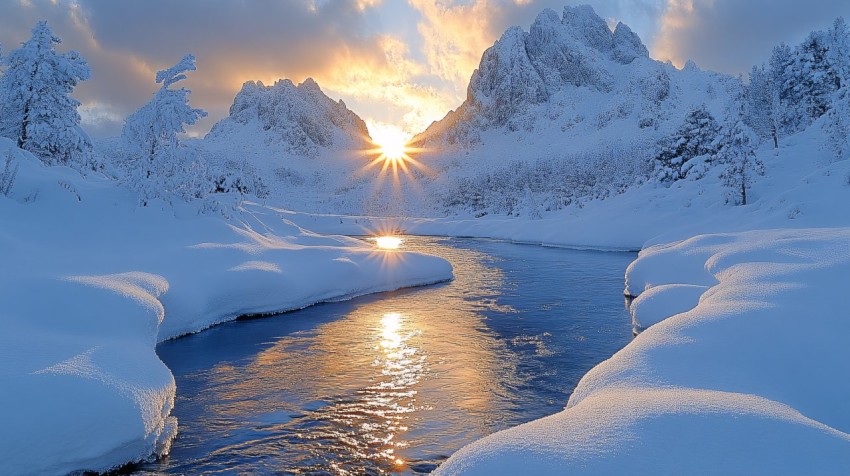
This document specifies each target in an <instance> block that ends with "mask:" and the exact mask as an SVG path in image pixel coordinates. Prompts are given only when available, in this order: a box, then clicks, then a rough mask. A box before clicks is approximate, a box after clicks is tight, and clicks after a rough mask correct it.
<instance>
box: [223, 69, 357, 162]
mask: <svg viewBox="0 0 850 476" xmlns="http://www.w3.org/2000/svg"><path fill="white" fill-rule="evenodd" d="M258 132H259V133H260V134H261V135H262V136H263V139H264V142H266V143H277V144H281V145H283V146H284V147H286V148H287V149H288V150H289V151H291V152H292V153H294V154H304V155H311V156H312V155H316V154H317V153H319V150H320V149H333V150H344V149H352V148H362V147H366V146H367V144H368V141H369V131H368V130H367V129H366V123H365V122H363V120H362V119H361V118H360V117H359V116H358V115H357V114H355V113H353V112H351V110H349V109H348V107H346V105H345V103H344V102H342V100H340V101H334V100H333V99H331V98H329V97H328V96H326V95H325V93H323V92H322V90H321V88H319V85H318V84H316V82H315V81H314V80H313V79H312V78H308V79H307V80H305V81H304V82H303V83H301V84H299V85H297V86H296V85H295V84H294V83H293V82H292V81H290V80H288V79H281V80H279V81H277V82H275V83H274V85H272V86H265V85H263V83H262V82H261V81H257V82H254V81H248V82H246V83H245V84H243V85H242V89H241V90H240V91H239V93H238V94H237V95H236V98H235V99H234V100H233V105H232V106H231V107H230V115H229V116H228V117H226V118H224V119H222V120H221V121H219V122H218V123H217V124H216V125H215V126H213V128H212V130H211V131H210V133H209V134H208V135H207V139H208V140H210V141H213V142H217V141H227V140H231V139H234V138H242V137H244V136H245V135H246V134H251V135H253V134H255V133H258Z"/></svg>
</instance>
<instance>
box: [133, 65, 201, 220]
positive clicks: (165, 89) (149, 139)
mask: <svg viewBox="0 0 850 476" xmlns="http://www.w3.org/2000/svg"><path fill="white" fill-rule="evenodd" d="M195 69H196V68H195V57H194V56H192V55H186V56H184V57H183V59H181V60H180V62H178V63H177V64H176V65H174V66H172V67H170V68H168V69H164V70H162V71H159V72H157V73H156V82H157V83H161V84H162V86H161V87H160V88H159V90H158V91H157V92H156V93H155V94H154V97H153V99H151V101H150V102H148V103H147V104H145V105H144V106H142V107H141V108H140V109H139V110H138V111H136V112H134V113H133V114H131V115H130V116H129V117H128V118H127V119H126V120H125V121H124V128H123V131H122V137H123V140H124V143H125V145H126V147H127V149H128V151H129V153H130V155H131V157H132V158H133V164H132V169H133V170H135V171H136V176H135V177H131V185H132V186H134V187H135V188H137V189H138V190H139V191H140V193H141V201H142V205H147V202H148V200H149V199H151V198H154V197H157V196H164V195H165V194H168V193H177V194H178V195H180V196H181V197H182V198H184V199H190V198H200V197H194V196H193V195H197V194H199V193H201V194H202V193H204V190H202V188H203V187H202V185H201V184H203V183H204V182H205V177H202V176H205V175H206V171H205V168H204V167H203V165H202V164H200V163H199V162H197V161H192V160H190V157H189V154H188V152H187V151H186V150H185V149H183V148H182V147H181V145H180V140H179V138H178V134H180V133H183V132H185V129H184V126H185V125H186V124H189V125H192V124H195V123H196V122H197V121H198V119H200V118H202V117H205V116H206V115H207V113H206V112H205V111H203V110H201V109H196V108H193V107H191V106H190V105H189V94H191V91H189V90H188V89H186V88H180V89H171V86H172V85H173V84H175V83H177V82H179V81H182V80H184V79H186V74H185V73H186V72H187V71H195Z"/></svg>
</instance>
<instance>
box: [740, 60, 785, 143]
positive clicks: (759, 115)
mask: <svg viewBox="0 0 850 476" xmlns="http://www.w3.org/2000/svg"><path fill="white" fill-rule="evenodd" d="M773 89H774V88H773V84H772V81H771V76H770V74H768V72H767V70H766V69H765V67H764V66H763V65H762V66H753V69H752V70H751V71H750V85H749V87H748V88H747V102H746V110H747V114H746V118H747V125H749V126H750V127H752V128H753V130H754V131H755V132H756V133H757V134H758V135H759V137H765V138H768V137H769V138H771V139H772V140H773V147H774V148H778V147H779V136H778V132H777V123H776V119H777V117H776V113H775V111H774V109H775V101H774V97H775V95H774V94H773Z"/></svg>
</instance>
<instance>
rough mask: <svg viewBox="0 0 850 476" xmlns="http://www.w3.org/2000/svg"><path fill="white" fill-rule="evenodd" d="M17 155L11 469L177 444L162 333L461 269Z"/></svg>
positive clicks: (3, 211)
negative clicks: (145, 200) (140, 203)
mask: <svg viewBox="0 0 850 476" xmlns="http://www.w3.org/2000/svg"><path fill="white" fill-rule="evenodd" d="M5 157H10V158H11V163H12V166H11V167H10V168H9V170H15V171H16V173H15V174H14V175H15V180H14V181H12V185H11V188H10V189H9V190H8V191H4V192H3V193H2V194H0V223H2V224H3V226H2V227H0V266H2V271H3V272H2V273H0V357H2V358H0V388H2V389H3V391H2V392H0V420H2V421H3V425H4V431H3V432H0V460H2V462H3V463H2V467H3V470H2V472H3V473H4V474H66V473H68V472H71V471H77V470H92V471H105V470H108V469H110V468H115V467H116V466H119V465H122V464H125V463H128V462H131V461H139V460H143V459H145V458H148V457H150V456H151V455H158V454H164V453H167V452H168V449H169V446H170V442H171V439H172V438H173V437H174V435H175V433H176V431H177V423H178V422H177V421H176V420H175V418H174V417H172V416H170V412H171V409H172V407H173V405H174V394H175V386H174V379H173V377H172V375H171V373H170V372H169V370H168V368H166V367H165V365H164V364H163V363H162V362H161V361H160V360H159V358H158V357H157V355H156V353H155V352H154V347H155V345H156V343H157V342H159V341H162V340H164V339H168V338H172V337H176V336H179V335H182V334H186V333H190V332H196V331H199V330H201V329H204V328H206V327H209V326H211V325H213V324H216V323H218V322H222V321H226V320H230V319H234V318H237V317H239V316H241V315H246V314H252V315H253V314H264V313H274V312H281V311H286V310H292V309H298V308H302V307H305V306H308V305H311V304H314V303H317V302H322V301H327V300H337V299H342V298H347V297H352V296H357V295H361V294H365V293H371V292H378V291H386V290H393V289H397V288H400V287H404V286H414V285H420V284H428V283H434V282H439V281H444V280H448V279H451V277H452V272H451V266H450V265H449V264H448V263H447V262H446V261H444V260H442V259H439V258H435V257H432V256H426V255H421V254H415V253H406V252H401V251H389V252H387V251H379V250H376V249H375V248H374V247H373V246H372V245H371V244H369V243H367V242H365V241H362V240H357V239H353V238H348V237H343V236H323V235H316V234H314V233H312V232H309V231H306V230H304V229H302V228H300V227H298V226H295V225H293V224H292V223H291V222H289V221H287V220H286V219H285V216H284V215H282V214H281V213H280V212H278V211H275V210H272V209H270V208H266V207H263V206H260V205H254V204H249V205H246V206H245V207H243V208H240V209H234V210H231V211H230V215H231V218H229V219H225V218H223V217H222V216H221V215H199V214H198V212H197V210H194V211H193V210H192V207H191V205H190V204H186V205H185V206H184V209H181V210H177V213H176V215H178V216H175V210H173V209H172V208H171V207H170V206H163V204H162V203H161V202H156V201H155V202H152V203H151V204H150V206H149V207H145V208H139V207H137V206H136V203H137V199H136V196H135V195H134V194H133V193H131V192H130V191H128V190H126V189H122V188H119V187H117V186H116V185H115V183H114V182H113V181H111V180H109V179H107V178H105V177H102V176H98V175H96V174H93V175H91V176H89V177H85V178H83V177H81V176H80V175H79V173H78V172H76V171H74V170H72V169H70V168H68V167H61V166H53V167H47V166H45V165H43V164H42V163H41V161H40V160H38V159H36V158H35V157H33V156H32V155H31V154H29V153H27V152H24V151H21V150H19V149H17V148H15V147H14V144H13V143H12V142H11V141H8V140H6V139H0V163H4V162H5ZM0 170H2V169H0ZM4 188H5V187H4Z"/></svg>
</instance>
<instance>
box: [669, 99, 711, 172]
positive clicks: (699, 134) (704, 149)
mask: <svg viewBox="0 0 850 476" xmlns="http://www.w3.org/2000/svg"><path fill="white" fill-rule="evenodd" d="M719 134H720V126H719V125H718V124H717V121H716V120H715V119H714V116H712V115H711V113H710V112H708V109H706V108H705V106H704V105H703V106H700V107H698V108H696V109H694V110H692V111H691V112H690V113H688V115H687V117H686V118H685V122H684V123H683V124H682V125H681V126H680V127H679V129H677V130H676V132H675V133H674V134H673V135H672V136H670V137H668V138H667V139H666V140H665V141H664V145H663V146H662V148H661V152H660V153H659V154H658V155H657V156H656V157H655V169H656V177H657V178H658V180H660V181H663V182H672V181H676V180H681V179H683V178H685V177H686V176H687V175H688V171H689V170H690V168H691V167H692V166H693V165H694V164H693V163H689V162H691V161H693V160H694V159H696V158H704V159H705V160H710V158H711V156H712V155H713V154H714V153H715V152H717V145H716V139H717V137H718V135H719Z"/></svg>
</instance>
